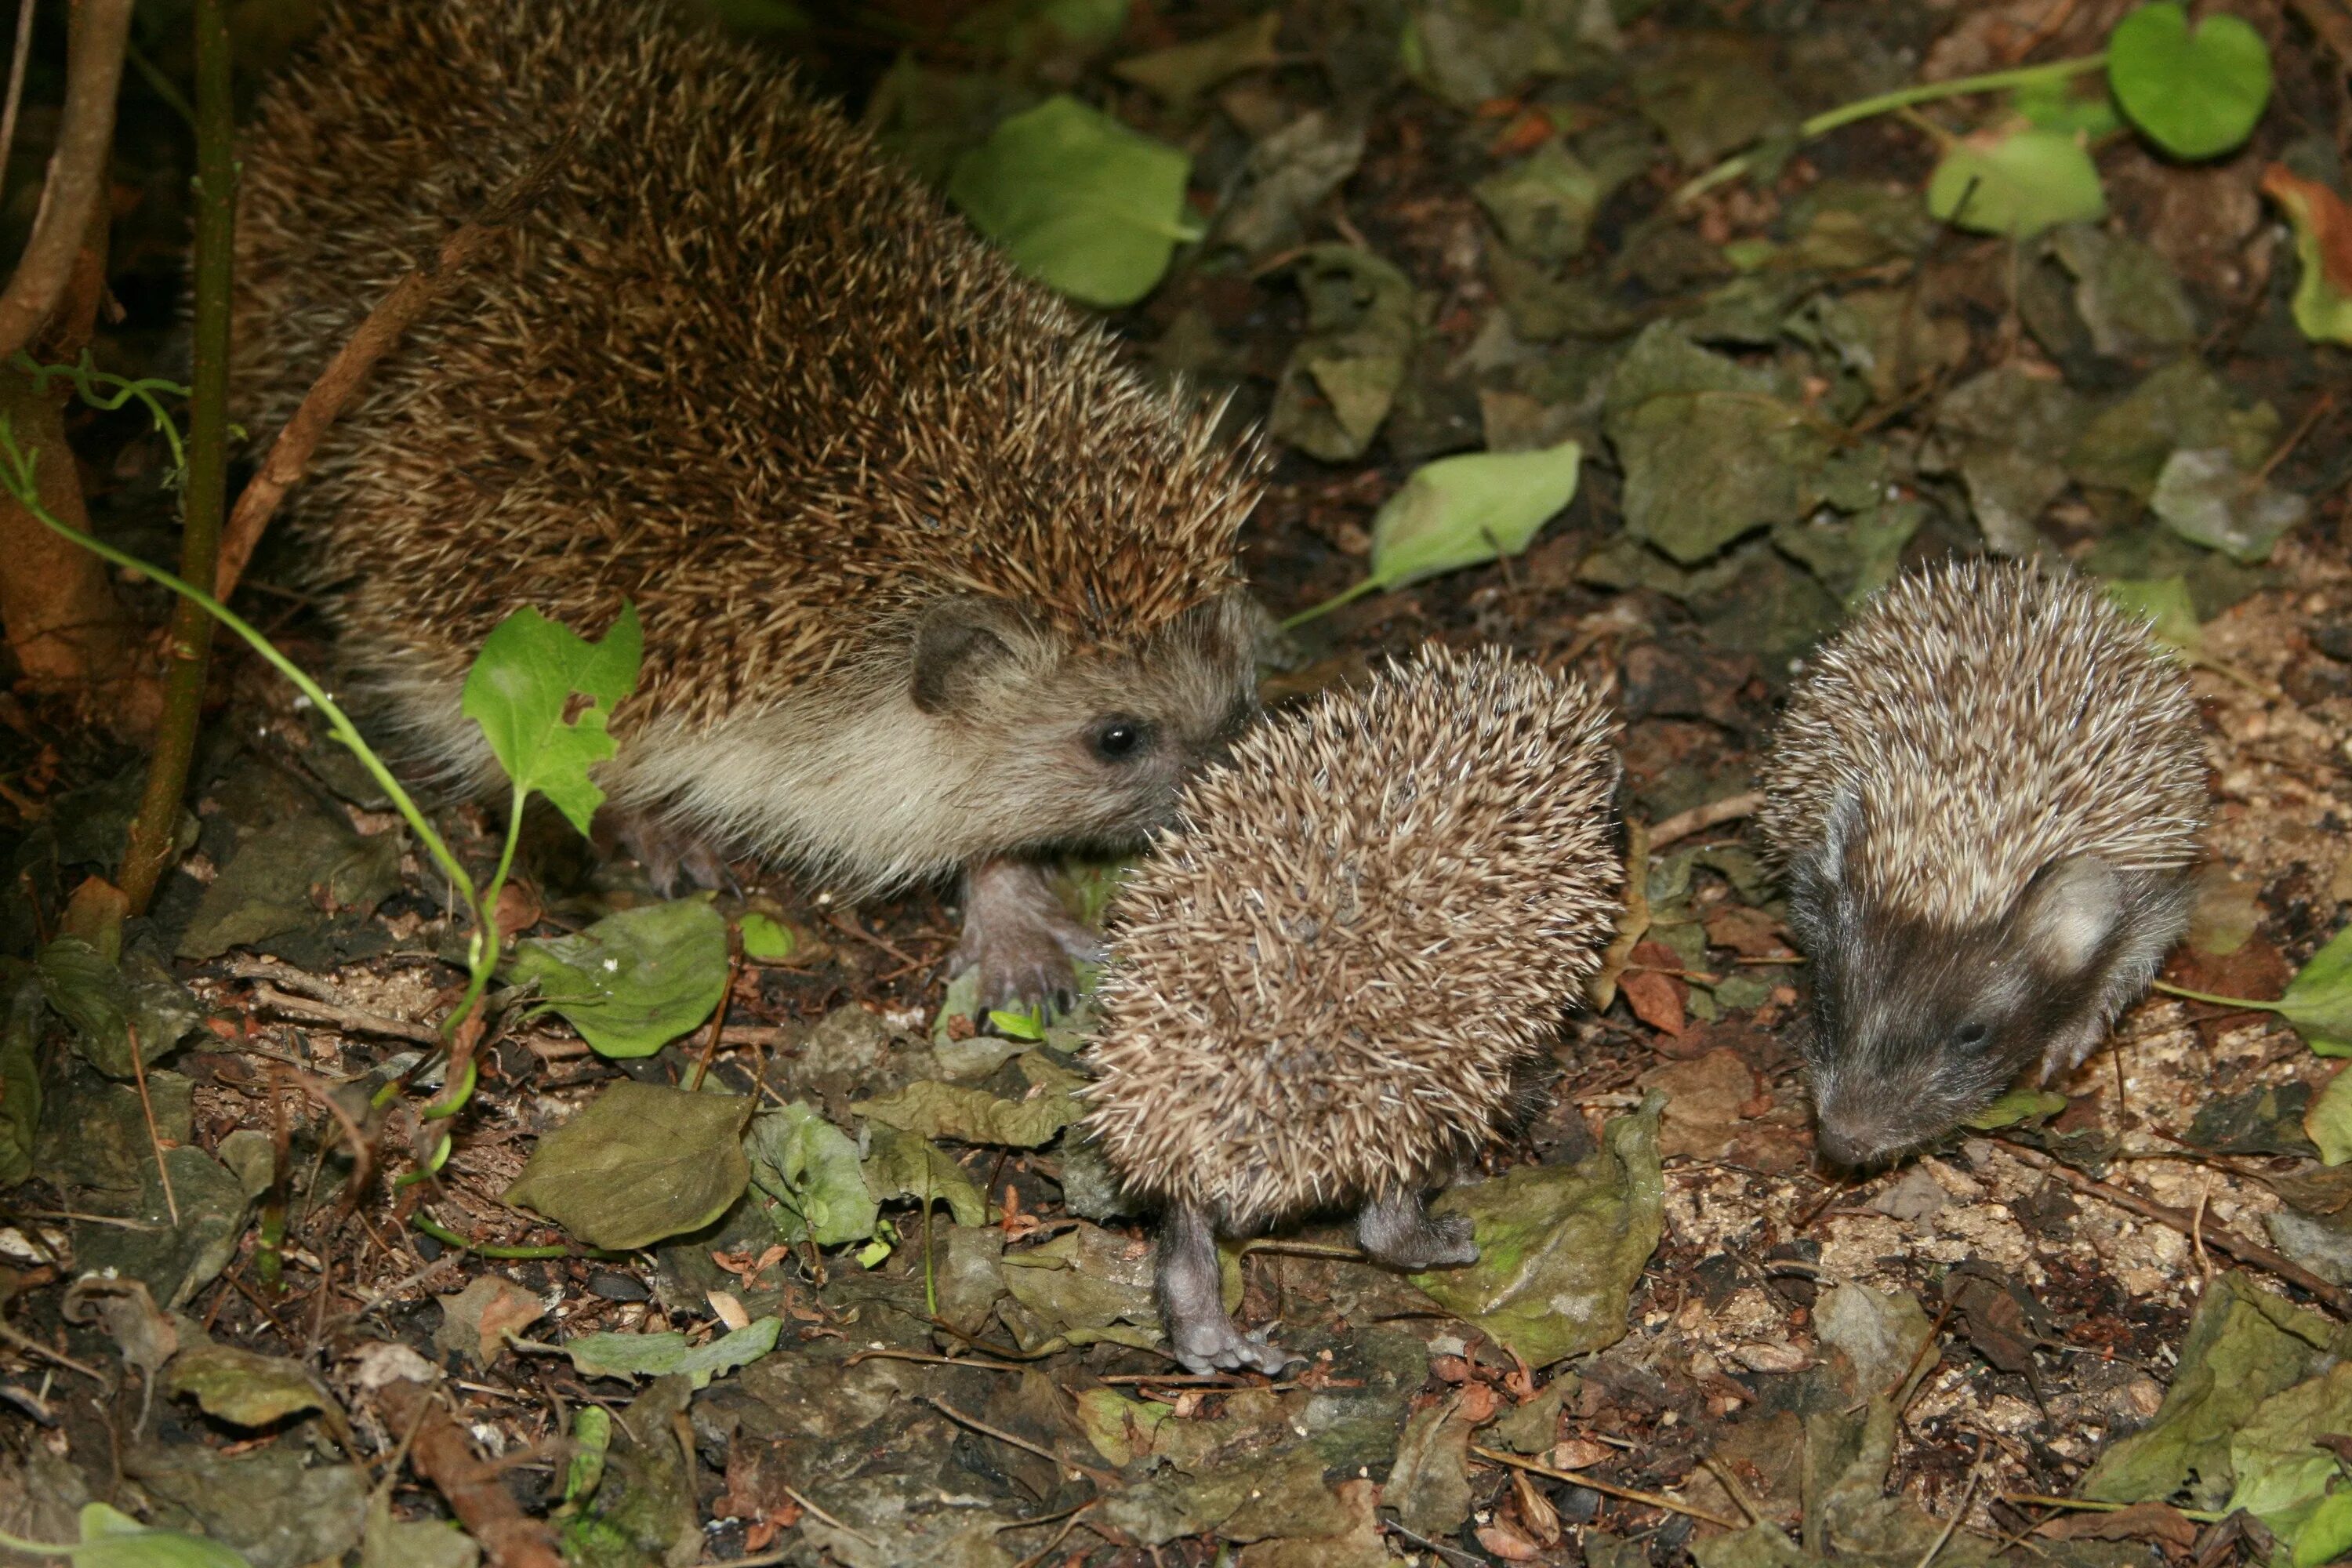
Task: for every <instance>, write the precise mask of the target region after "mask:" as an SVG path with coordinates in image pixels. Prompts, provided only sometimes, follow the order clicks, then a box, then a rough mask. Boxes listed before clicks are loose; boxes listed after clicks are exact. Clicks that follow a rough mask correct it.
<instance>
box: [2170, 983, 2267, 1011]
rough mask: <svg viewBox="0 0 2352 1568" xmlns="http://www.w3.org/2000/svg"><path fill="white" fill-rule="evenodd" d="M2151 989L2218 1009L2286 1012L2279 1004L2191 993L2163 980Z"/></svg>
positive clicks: (2250, 998)
mask: <svg viewBox="0 0 2352 1568" xmlns="http://www.w3.org/2000/svg"><path fill="white" fill-rule="evenodd" d="M2149 989H2151V990H2155V991H2161V992H2162V993H2164V994H2166V995H2167V996H2178V997H2179V998H2180V999H2181V1000H2182V1001H2184V1002H2208V1003H2210V1004H2212V1005H2214V1006H2216V1007H2242V1008H2244V1009H2245V1010H2246V1011H2248V1012H2250V1013H2279V1012H2284V1011H2285V1008H2284V1005H2282V1004H2280V1003H2277V1002H2257V1001H2254V1000H2253V999H2252V997H2247V996H2216V995H2213V994H2210V992H2205V991H2191V990H2189V987H2187V986H2186V985H2173V984H2168V983H2167V982H2165V981H2162V980H2157V981H2152V982H2150V983H2149Z"/></svg>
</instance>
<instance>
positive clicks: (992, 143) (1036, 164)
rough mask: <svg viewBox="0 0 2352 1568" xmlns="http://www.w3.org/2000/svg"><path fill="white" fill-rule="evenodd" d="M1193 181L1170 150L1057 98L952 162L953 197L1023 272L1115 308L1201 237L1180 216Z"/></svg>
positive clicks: (1140, 293) (1138, 295) (1143, 290)
mask: <svg viewBox="0 0 2352 1568" xmlns="http://www.w3.org/2000/svg"><path fill="white" fill-rule="evenodd" d="M1191 177H1192V159H1190V158H1188V157H1186V156H1185V155H1184V154H1183V153H1180V152H1178V151H1177V150H1176V149H1175V148H1173V147H1170V146H1167V145H1165V144H1163V143H1161V142H1154V141H1153V140H1151V138H1150V137H1149V136H1145V135H1142V134H1140V133H1139V132H1134V131H1130V130H1129V129H1128V128H1127V127H1126V126H1124V125H1122V124H1120V123H1119V122H1118V121H1116V120H1113V119H1111V118H1110V117H1109V116H1108V115H1107V114H1104V113H1102V112H1101V111H1100V110H1095V109H1090V108H1088V107H1087V105H1085V104H1083V103H1080V102H1079V101H1078V100H1076V99H1075V98H1071V97H1069V96H1068V95H1067V94H1063V95H1059V96H1056V97H1054V98H1050V99H1048V100H1045V102H1044V103H1041V104H1039V105H1038V106H1037V107H1036V108H1034V109H1033V110H1029V111H1028V112H1026V113H1024V114H1016V115H1014V116H1013V118H1012V119H1010V120H1007V121H1004V123H1003V124H1002V125H999V126H998V127H997V128H996V131H995V133H994V134H993V135H992V136H990V137H989V139H988V140H987V141H986V142H982V144H981V145H979V146H978V147H975V148H973V149H972V150H971V152H969V153H965V154H964V155H963V156H962V157H961V158H959V159H958V160H957V161H956V166H955V172H954V173H953V174H951V175H950V176H949V179H948V195H949V196H950V198H952V199H953V201H954V202H955V205H957V206H959V207H961V209H962V210H963V215H964V216H966V217H968V218H970V219H971V222H972V226H973V227H975V228H977V229H979V230H980V231H981V233H982V234H984V235H986V236H988V237H990V238H991V239H993V240H995V241H996V242H997V243H998V244H1000V245H1002V246H1003V247H1004V248H1005V251H1006V253H1007V254H1008V255H1010V256H1011V257H1012V258H1013V265H1014V266H1015V267H1018V268H1021V270H1022V271H1024V272H1025V273H1027V274H1028V275H1029V276H1030V277H1032V278H1034V279H1037V280H1038V281H1039V282H1040V283H1043V284H1045V286H1046V287H1047V288H1049V289H1057V290H1059V291H1060V292H1062V293H1064V294H1067V295H1068V296H1069V297H1070V298H1072V299H1073V300H1079V301H1081V302H1082V303H1085V304H1088V305H1099V306H1103V307H1105V308H1108V309H1116V308H1118V307H1119V306H1122V305H1131V304H1133V303H1135V301H1137V300H1140V299H1142V298H1143V297H1144V296H1145V295H1146V294H1149V293H1150V292H1151V289H1152V285H1154V284H1156V283H1158V282H1159V281H1160V274H1161V273H1163V272H1165V271H1167V270H1168V258H1170V257H1171V255H1173V254H1174V252H1175V249H1176V247H1177V246H1178V245H1179V244H1180V243H1182V242H1184V241H1188V240H1192V239H1197V238H1199V237H1200V235H1201V229H1200V226H1199V225H1197V224H1195V223H1193V222H1192V219H1191V218H1190V217H1189V216H1187V215H1186V212H1185V210H1184V186H1185V183H1186V182H1187V181H1188V180H1189V179H1190V178H1191Z"/></svg>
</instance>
